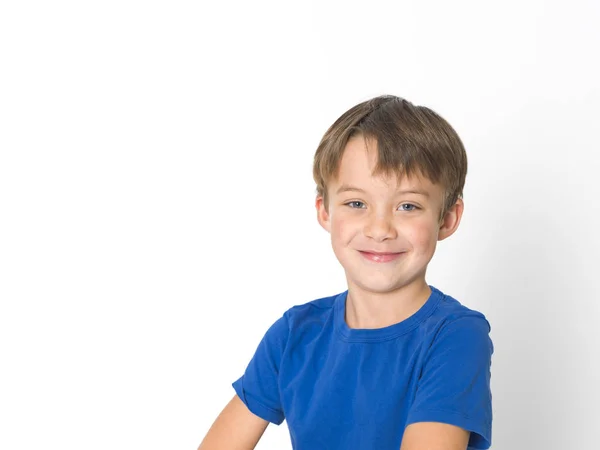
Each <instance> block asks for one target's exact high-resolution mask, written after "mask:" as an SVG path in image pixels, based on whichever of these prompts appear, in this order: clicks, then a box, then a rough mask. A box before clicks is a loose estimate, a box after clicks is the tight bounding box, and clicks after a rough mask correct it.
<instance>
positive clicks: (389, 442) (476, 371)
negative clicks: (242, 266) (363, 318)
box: [233, 286, 494, 450]
mask: <svg viewBox="0 0 600 450" xmlns="http://www.w3.org/2000/svg"><path fill="white" fill-rule="evenodd" d="M430 288H431V295H430V297H429V298H428V300H427V302H426V303H425V304H424V305H423V306H422V307H421V308H420V309H419V310H418V311H417V312H416V313H415V314H413V315H412V316H410V317H409V318H407V319H406V320H404V321H402V322H399V323H397V324H394V325H391V326H389V327H385V328H379V329H352V328H349V327H348V325H347V324H346V321H345V307H346V298H347V295H348V291H345V292H342V293H341V294H338V295H334V296H331V297H325V298H321V299H318V300H314V301H312V302H309V303H305V304H303V305H298V306H294V307H292V308H290V309H289V310H288V311H286V312H285V314H283V316H282V317H281V318H280V319H278V320H277V321H276V322H275V323H274V324H273V325H272V326H271V327H270V328H269V330H268V331H267V332H266V334H265V335H264V337H263V339H262V340H261V342H260V344H259V345H258V348H257V349H256V352H255V354H254V356H253V357H252V359H251V361H250V363H249V364H248V367H247V368H246V371H245V372H244V374H243V375H242V376H241V377H240V378H239V379H238V380H236V381H235V382H234V383H233V387H234V389H235V391H236V392H237V394H238V396H239V397H240V398H241V400H242V401H243V402H244V403H245V404H246V406H247V407H248V409H249V410H250V411H252V412H253V413H254V414H256V415H257V416H259V417H262V418H263V419H265V420H267V421H269V422H272V423H274V424H277V425H279V424H281V423H282V422H283V421H284V420H286V421H287V425H288V429H289V431H290V437H291V440H292V447H293V448H294V449H296V450H320V449H324V450H332V449H344V450H353V449H356V450H369V449H377V450H387V449H389V450H398V449H399V448H400V445H401V443H402V436H403V434H404V429H405V428H406V426H408V425H409V424H411V423H414V422H443V423H448V424H452V425H456V426H459V427H462V428H464V429H466V430H468V431H470V432H471V436H470V439H469V447H468V450H475V449H488V448H489V447H490V446H491V441H492V393H491V389H490V381H491V360H492V354H493V352H494V346H493V343H492V340H491V338H490V336H489V333H490V331H491V326H490V324H489V322H488V321H487V319H486V318H485V316H484V315H483V314H482V313H480V312H478V311H475V310H472V309H469V308H467V307H466V306H464V305H462V304H461V303H460V302H458V301H457V300H456V299H454V298H452V297H450V296H449V295H445V294H444V293H443V292H441V291H440V290H438V289H436V288H435V287H433V286H430Z"/></svg>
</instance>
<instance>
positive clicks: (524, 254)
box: [0, 0, 600, 450]
mask: <svg viewBox="0 0 600 450" xmlns="http://www.w3.org/2000/svg"><path fill="white" fill-rule="evenodd" d="M367 5H368V6H367ZM599 20H600V3H598V2H597V1H596V0H588V1H585V0H572V1H570V2H566V1H562V2H558V1H546V2H544V1H528V2H527V1H522V0H520V1H514V0H512V1H504V2H495V3H492V2H481V1H464V0H462V1H461V0H455V1H452V2H446V1H407V2H383V1H374V2H370V3H368V4H367V3H365V2H358V1H344V2H342V1H336V2H331V1H319V2H316V1H315V2H312V3H311V2H295V3H293V4H292V3H289V2H276V1H271V2H265V1H253V2H242V1H236V2H221V3H217V4H215V3H213V2H210V3H209V2H205V3H202V2H194V1H187V2H182V1H169V2H167V1H163V2H158V1H145V2H141V1H125V0H119V1H103V2H77V1H70V2H67V1H55V2H41V1H38V2H33V1H6V2H2V5H1V6H0V65H1V69H0V152H1V153H0V300H1V309H0V364H1V367H0V448H2V449H9V450H18V449H39V448H50V449H61V450H67V449H83V448H85V449H103V450H104V449H144V450H151V449H167V448H168V449H194V448H196V447H197V446H198V444H199V443H200V441H201V440H202V438H203V436H204V434H205V433H206V431H207V430H208V428H209V426H210V425H211V423H212V422H213V420H214V419H215V418H216V416H217V414H218V413H219V412H220V410H221V409H222V408H223V407H224V406H225V404H226V403H227V401H229V399H230V398H231V396H232V395H233V393H234V391H233V389H232V387H231V383H232V382H233V381H234V380H235V379H237V378H238V377H239V376H240V375H241V374H242V372H243V370H244V369H245V367H246V364H247V363H248V361H249V360H250V358H251V356H252V354H253V352H254V350H255V348H256V346H257V345H258V342H259V341H260V339H261V337H262V336H263V334H264V332H265V331H266V330H267V328H268V327H269V325H270V324H271V323H272V322H273V321H275V320H276V319H277V318H278V317H280V316H281V314H282V313H283V312H284V311H285V310H286V309H288V308H289V307H291V306H293V305H295V304H300V303H305V302H307V301H310V300H313V299H315V298H318V297H323V296H326V295H332V294H334V293H337V292H340V291H342V290H343V289H345V286H344V278H343V272H342V270H341V268H340V267H339V265H338V263H337V261H336V260H335V258H334V256H333V252H332V251H331V249H330V244H329V240H328V235H327V233H326V232H325V231H323V230H322V229H321V228H320V227H319V226H318V224H317V222H316V217H315V213H314V207H313V201H314V193H315V191H314V189H315V186H314V183H313V180H312V173H311V164H312V157H313V154H314V150H315V149H316V146H317V144H318V142H319V140H320V138H321V136H322V134H323V133H324V131H325V130H326V128H327V127H328V126H329V125H330V124H331V123H332V122H333V121H334V120H335V119H336V118H337V117H338V116H339V115H340V114H342V113H343V112H344V111H346V110H347V109H348V108H350V107H351V106H353V105H354V104H356V103H358V102H360V101H363V100H366V99H368V98H370V97H373V96H375V95H380V94H386V93H389V94H395V95H399V96H402V97H405V98H407V99H408V100H410V101H412V102H414V103H416V104H422V105H426V106H428V107H430V108H432V109H434V110H435V111H437V112H438V113H439V114H441V115H442V116H443V117H444V118H446V119H447V120H448V121H449V122H450V123H451V124H452V125H453V126H454V128H455V129H456V130H457V131H458V133H459V135H460V136H461V138H462V139H463V142H464V144H465V146H466V148H467V153H468V155H469V174H468V176H467V184H466V188H465V204H466V210H465V213H464V216H463V221H462V224H461V227H460V229H459V230H458V232H457V233H456V234H455V235H454V236H453V237H452V238H450V239H449V240H447V241H444V242H442V243H440V244H439V246H438V251H437V254H436V256H435V257H434V260H433V262H432V263H431V265H430V269H429V273H428V282H429V283H430V284H433V285H435V286H436V287H438V288H440V289H442V290H443V291H445V292H447V293H449V294H451V295H452V296H454V297H456V298H457V299H459V300H460V301H461V302H462V303H463V304H465V305H467V306H469V307H471V308H473V309H477V310H479V311H481V312H483V313H484V314H485V315H486V317H487V318H488V320H489V321H490V322H491V324H492V339H493V341H494V344H495V353H494V357H493V365H492V390H493V400H494V429H493V441H494V444H493V449H495V450H530V449H534V450H537V449H540V450H559V449H560V450H563V449H566V448H569V449H578V450H587V449H589V450H593V449H596V448H597V445H598V441H597V427H598V424H599V423H600V350H599V348H598V342H599V340H600V331H599V329H598V321H599V317H600V296H599V295H598V291H597V289H596V284H595V283H593V278H592V277H593V274H597V272H598V269H599V264H598V254H599V252H600V239H599V238H598V234H597V230H598V229H599V228H600V214H599V209H600V208H599V207H598V198H599V194H600V189H599V187H598V176H599V175H598V174H599V169H600V164H599V157H598V154H599V150H600V146H599V141H600V139H599V137H598V136H599V135H598V130H599V128H598V127H599V125H598V122H599V119H600V112H599V111H600V110H599V105H600V89H599V88H598V80H600V69H599V66H598V53H599V48H600V29H599V28H598V26H597V25H598V22H599ZM258 448H261V449H286V448H291V446H290V443H289V436H288V431H287V428H286V426H285V423H284V424H283V425H281V426H280V427H276V426H273V425H271V426H269V428H268V429H267V431H266V433H265V435H264V437H263V440H262V441H261V443H260V444H259V447H258Z"/></svg>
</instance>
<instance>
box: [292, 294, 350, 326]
mask: <svg viewBox="0 0 600 450" xmlns="http://www.w3.org/2000/svg"><path fill="white" fill-rule="evenodd" d="M340 295H342V293H338V294H335V295H330V296H327V297H321V298H318V299H316V300H312V301H309V302H306V303H302V304H299V305H295V306H292V307H291V308H290V309H288V310H287V311H286V312H285V313H284V317H286V320H287V322H288V324H289V326H290V328H292V329H293V328H297V327H299V326H302V325H305V324H307V323H314V322H324V321H326V320H327V318H328V317H329V316H330V315H331V313H332V312H333V307H334V305H335V302H336V299H337V298H338V297H339V296H340Z"/></svg>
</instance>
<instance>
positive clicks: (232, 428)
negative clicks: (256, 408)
mask: <svg viewBox="0 0 600 450" xmlns="http://www.w3.org/2000/svg"><path fill="white" fill-rule="evenodd" d="M268 425H269V422H268V421H266V420H264V419H261V418H260V417H258V416H256V415H254V414H253V413H251V412H250V410H249V409H248V408H247V407H246V405H245V404H244V403H243V402H242V400H240V398H239V397H238V396H237V394H236V395H234V397H233V398H232V399H231V401H230V402H229V403H228V404H227V406H225V408H224V409H223V411H222V412H221V414H219V416H218V417H217V419H216V420H215V422H214V423H213V424H212V426H211V427H210V429H209V430H208V433H207V434H206V437H205V438H204V440H203V441H202V443H201V444H200V447H198V450H252V449H254V447H256V444H258V441H259V440H260V438H261V437H262V435H263V433H264V432H265V430H266V429H267V426H268Z"/></svg>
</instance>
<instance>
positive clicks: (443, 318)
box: [423, 288, 494, 353]
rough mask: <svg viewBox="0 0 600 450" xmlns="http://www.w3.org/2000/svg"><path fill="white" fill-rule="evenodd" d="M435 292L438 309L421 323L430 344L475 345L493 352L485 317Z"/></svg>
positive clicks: (489, 328)
mask: <svg viewBox="0 0 600 450" xmlns="http://www.w3.org/2000/svg"><path fill="white" fill-rule="evenodd" d="M434 289H435V288H434ZM436 290H437V289H436ZM437 291H438V293H439V294H440V301H439V304H438V307H437V308H436V309H435V311H434V312H433V313H432V314H431V316H430V317H429V318H428V319H427V320H426V321H425V323H424V324H423V325H424V327H425V329H426V331H427V334H428V335H429V337H430V339H431V341H432V344H433V343H434V342H440V341H444V342H446V343H448V342H453V343H455V344H456V345H464V346H467V347H468V346H471V347H475V346H478V347H480V350H484V351H485V350H487V351H488V352H489V353H493V351H494V347H493V343H492V340H491V338H490V332H491V330H492V326H491V324H490V322H489V321H488V319H487V317H486V316H485V314H483V313H482V312H480V311H477V310H475V309H472V308H469V307H467V306H465V305H463V304H462V303H460V302H459V301H458V300H456V299H455V298H454V297H452V296H450V295H447V294H444V293H443V292H441V291H439V290H437Z"/></svg>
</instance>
